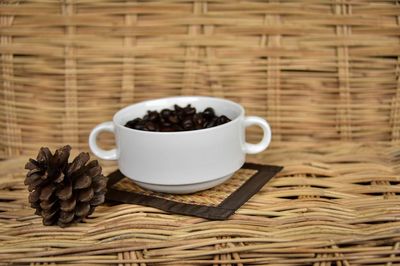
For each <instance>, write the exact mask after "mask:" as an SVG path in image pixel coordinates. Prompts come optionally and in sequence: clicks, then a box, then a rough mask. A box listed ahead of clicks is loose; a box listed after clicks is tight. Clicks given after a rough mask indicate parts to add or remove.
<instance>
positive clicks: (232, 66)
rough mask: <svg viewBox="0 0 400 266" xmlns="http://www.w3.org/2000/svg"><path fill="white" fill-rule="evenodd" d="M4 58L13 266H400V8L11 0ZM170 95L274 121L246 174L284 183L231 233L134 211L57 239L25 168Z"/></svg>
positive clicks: (228, 0)
mask: <svg viewBox="0 0 400 266" xmlns="http://www.w3.org/2000/svg"><path fill="white" fill-rule="evenodd" d="M0 56H1V58H0V62H1V68H0V88H1V93H0V159H6V160H3V161H0V264H1V265H2V264H3V263H4V264H5V263H10V262H13V263H15V264H18V265H20V264H28V263H30V264H31V265H35V263H37V265H48V264H47V263H49V264H51V263H57V265H65V264H68V265H70V264H78V265H92V264H93V265H98V264H112V265H121V266H125V265H135V266H143V265H154V264H157V265H159V264H161V263H162V262H164V263H165V264H164V265H174V266H175V265H180V264H184V265H210V264H213V265H221V266H222V265H225V266H227V265H265V264H271V265H314V266H330V265H339V266H342V265H343V266H348V265H366V264H368V265H385V266H394V265H399V263H400V255H399V253H400V237H399V232H400V208H399V206H400V167H399V162H400V148H399V147H400V146H399V144H400V2H399V1H362V0H352V1H350V0H348V1H346V0H340V1H339V0H336V1H335V0H323V1H316V0H304V1H294V0H293V1H289V0H282V1H261V0H260V1H256V0H254V1H246V0H243V1H234V0H213V1H206V0H164V1H152V0H138V1H134V0H126V1H111V0H61V1H55V0H54V1H53V0H27V1H17V0H2V1H0ZM171 95H211V96H213V95H214V96H218V97H226V98H229V99H232V100H234V101H237V102H239V103H241V104H243V105H244V106H245V108H246V110H247V113H248V114H251V115H258V116H262V117H264V118H266V119H267V120H268V121H269V122H270V123H271V125H272V128H273V142H272V147H271V148H269V149H268V150H267V151H266V152H265V153H262V154H258V155H256V156H249V157H248V159H249V160H250V161H254V162H259V163H269V164H279V165H283V166H284V167H285V168H284V171H283V172H281V173H279V175H278V176H277V177H275V178H274V179H272V180H271V182H270V183H269V184H268V185H267V186H265V187H264V188H263V189H262V190H261V191H260V192H259V193H257V194H256V195H255V196H254V197H253V198H252V199H250V201H249V202H248V203H246V204H245V205H244V206H243V207H242V208H240V209H239V210H238V211H237V212H236V214H235V215H233V216H231V218H230V219H229V220H227V221H218V222H217V221H208V220H205V219H200V218H193V217H189V216H180V215H170V214H167V213H165V212H162V211H160V210H157V209H154V208H148V207H142V206H137V205H127V204H121V205H115V206H108V205H103V206H100V207H99V208H98V209H96V212H95V213H94V214H93V215H92V216H91V217H90V218H89V219H87V220H86V222H85V223H81V224H79V225H76V226H72V227H69V228H67V229H60V228H58V227H46V228H45V227H43V226H42V224H41V218H40V217H38V216H35V215H34V214H33V210H32V209H31V208H30V207H29V204H28V201H27V197H28V192H27V190H26V188H25V186H24V185H23V180H24V173H25V171H24V170H23V169H22V166H23V165H24V163H25V161H26V160H27V157H28V156H31V157H33V156H34V155H35V154H36V153H37V150H38V148H39V147H40V146H50V147H51V148H56V147H60V146H61V145H63V144H67V143H68V144H70V145H72V146H73V148H74V149H73V151H74V152H77V151H78V150H85V151H87V150H88V147H87V138H88V134H89V132H90V130H91V129H92V128H93V127H94V126H95V125H96V124H97V123H100V122H103V121H106V120H110V119H111V117H112V115H113V113H114V112H115V111H117V110H118V109H120V108H121V107H123V106H125V105H128V104H131V103H133V102H138V101H142V100H145V99H151V98H158V97H163V96H171ZM259 133H260V131H259V130H258V129H255V128H252V129H251V130H249V135H248V139H250V140H251V141H256V140H257V139H258V138H259V137H260V134H259ZM102 142H103V145H104V146H105V147H107V146H108V147H109V146H111V145H112V144H113V141H112V136H111V135H105V136H104V135H103V137H102ZM367 142H368V143H367ZM101 164H102V165H103V166H104V169H105V172H106V173H109V172H110V171H113V170H115V164H114V163H108V162H105V161H101ZM51 265H53V264H51Z"/></svg>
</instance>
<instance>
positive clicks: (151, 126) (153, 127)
mask: <svg viewBox="0 0 400 266" xmlns="http://www.w3.org/2000/svg"><path fill="white" fill-rule="evenodd" d="M144 126H145V127H146V128H147V129H148V130H149V131H158V126H157V125H156V124H155V123H153V122H151V121H149V122H146V124H144Z"/></svg>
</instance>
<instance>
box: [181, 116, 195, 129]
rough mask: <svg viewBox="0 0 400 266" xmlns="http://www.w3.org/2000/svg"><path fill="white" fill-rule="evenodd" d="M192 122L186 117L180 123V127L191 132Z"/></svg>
mask: <svg viewBox="0 0 400 266" xmlns="http://www.w3.org/2000/svg"><path fill="white" fill-rule="evenodd" d="M193 126H194V125H193V121H192V119H191V118H190V117H187V118H186V119H185V120H183V121H182V127H183V129H184V130H191V129H193Z"/></svg>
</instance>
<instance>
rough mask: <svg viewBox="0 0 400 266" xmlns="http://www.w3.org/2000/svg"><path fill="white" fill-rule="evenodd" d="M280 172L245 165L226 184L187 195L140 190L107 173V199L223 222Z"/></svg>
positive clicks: (127, 179)
mask: <svg viewBox="0 0 400 266" xmlns="http://www.w3.org/2000/svg"><path fill="white" fill-rule="evenodd" d="M281 170H282V167H280V166H274V165H262V164H251V163H246V164H244V165H243V167H242V168H241V169H239V170H238V171H237V172H236V173H235V174H234V175H233V176H232V177H231V178H230V179H229V180H228V181H226V182H224V183H223V184H220V185H218V186H216V187H214V188H211V189H207V190H203V191H200V192H197V193H192V194H187V195H177V194H166V193H159V192H153V191H150V190H146V189H143V188H141V187H139V186H138V185H136V184H135V183H134V182H133V181H132V180H130V179H129V178H127V177H125V176H124V175H123V174H122V173H121V172H120V171H115V172H113V173H111V174H110V176H109V177H110V180H109V182H108V193H107V195H106V197H107V199H108V200H113V201H118V202H123V203H134V204H141V205H145V206H150V207H155V208H158V209H161V210H164V211H168V212H171V213H178V214H186V215H193V216H197V217H202V218H208V219H215V220H223V219H226V218H228V217H229V216H231V215H232V214H233V213H234V212H235V211H236V210H237V209H238V208H240V206H242V205H243V204H244V203H245V202H246V201H247V200H248V199H249V198H251V197H252V196H253V195H254V194H255V193H257V191H259V190H260V189H261V188H262V187H263V186H264V184H265V183H266V182H268V180H270V179H271V178H272V177H273V176H274V175H275V174H276V173H278V172H279V171H281Z"/></svg>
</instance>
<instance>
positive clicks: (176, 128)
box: [172, 125, 183, 131]
mask: <svg viewBox="0 0 400 266" xmlns="http://www.w3.org/2000/svg"><path fill="white" fill-rule="evenodd" d="M172 128H173V129H174V131H183V128H182V127H181V126H180V125H173V126H172Z"/></svg>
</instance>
